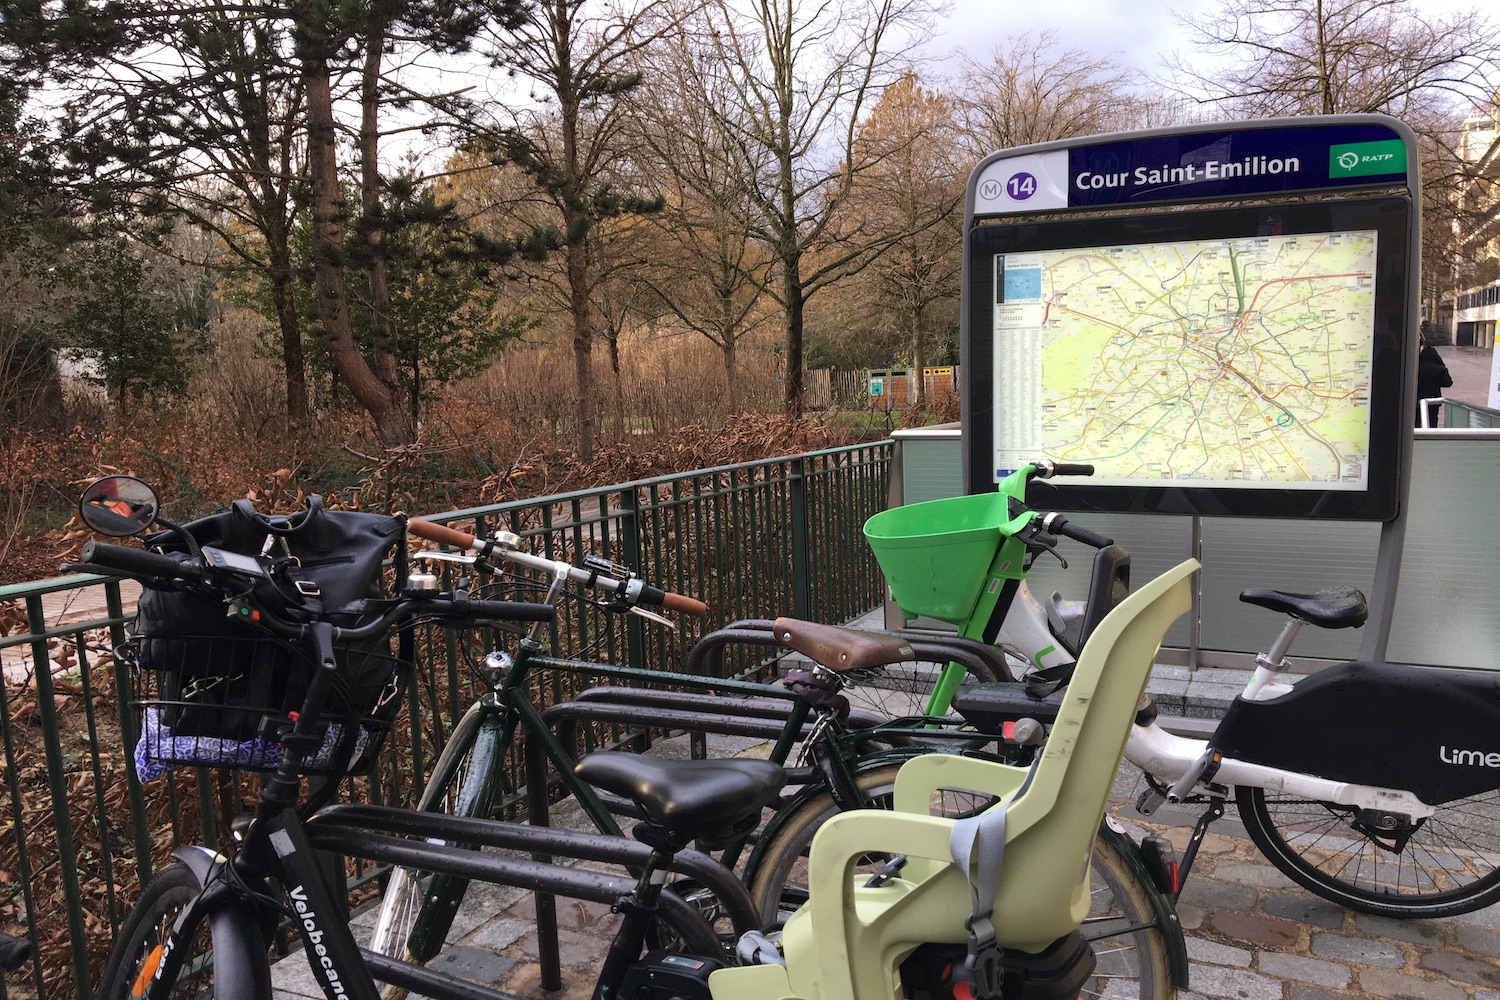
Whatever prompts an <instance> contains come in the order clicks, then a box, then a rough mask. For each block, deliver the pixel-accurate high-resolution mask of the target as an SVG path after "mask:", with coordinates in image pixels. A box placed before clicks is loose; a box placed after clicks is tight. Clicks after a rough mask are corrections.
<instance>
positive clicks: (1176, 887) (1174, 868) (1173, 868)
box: [1167, 861, 1182, 896]
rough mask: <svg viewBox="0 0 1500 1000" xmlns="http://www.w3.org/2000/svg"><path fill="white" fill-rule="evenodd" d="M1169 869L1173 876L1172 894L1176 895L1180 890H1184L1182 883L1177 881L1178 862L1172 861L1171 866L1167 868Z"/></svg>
mask: <svg viewBox="0 0 1500 1000" xmlns="http://www.w3.org/2000/svg"><path fill="white" fill-rule="evenodd" d="M1167 871H1168V872H1169V873H1170V874H1171V876H1172V895H1174V896H1175V895H1177V894H1178V893H1179V892H1181V891H1182V887H1181V886H1180V885H1178V882H1177V862H1175V861H1174V862H1172V864H1171V866H1170V867H1169V868H1168V869H1167Z"/></svg>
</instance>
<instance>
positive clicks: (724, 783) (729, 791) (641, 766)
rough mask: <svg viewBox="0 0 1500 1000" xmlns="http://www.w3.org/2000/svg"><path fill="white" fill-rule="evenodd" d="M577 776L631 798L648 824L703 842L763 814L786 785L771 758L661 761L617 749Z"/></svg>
mask: <svg viewBox="0 0 1500 1000" xmlns="http://www.w3.org/2000/svg"><path fill="white" fill-rule="evenodd" d="M573 773H574V774H576V775H578V776H579V777H580V778H582V779H583V780H584V781H587V782H588V783H589V784H591V785H594V786H595V787H597V788H602V789H604V790H605V791H606V792H613V793H614V794H616V795H619V796H623V797H624V798H627V799H630V800H631V801H632V802H634V803H635V804H636V805H638V806H640V808H641V812H642V813H644V814H645V817H646V820H647V822H649V823H652V824H655V825H656V826H660V827H662V828H664V829H667V830H670V831H671V832H672V833H674V834H677V835H679V836H680V837H682V838H683V839H685V840H704V841H710V840H713V839H715V837H716V836H717V835H719V834H723V833H725V832H728V831H731V830H738V829H739V828H740V827H742V826H743V825H744V824H745V823H746V822H747V821H749V820H752V819H754V818H755V817H757V816H759V814H760V811H761V808H762V807H763V806H765V805H766V804H767V803H769V802H770V801H771V800H772V799H774V798H775V797H776V793H778V792H780V791H781V786H782V785H784V784H786V771H784V770H783V769H782V767H781V765H780V764H776V763H773V762H771V761H768V760H738V759H736V760H663V759H661V758H659V757H647V756H644V755H642V754H634V753H618V752H613V751H606V752H602V753H591V754H589V755H588V756H586V757H584V758H583V759H582V760H580V761H579V762H578V763H577V764H576V765H574V767H573Z"/></svg>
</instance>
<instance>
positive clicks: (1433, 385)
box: [1417, 333, 1453, 427]
mask: <svg viewBox="0 0 1500 1000" xmlns="http://www.w3.org/2000/svg"><path fill="white" fill-rule="evenodd" d="M1421 344H1422V349H1421V351H1419V352H1418V353H1417V426H1418V427H1422V426H1424V425H1423V423H1422V406H1423V405H1424V404H1423V403H1422V400H1424V399H1432V398H1434V397H1437V396H1441V395H1442V394H1443V390H1444V389H1446V388H1448V386H1450V385H1452V384H1453V376H1452V375H1450V374H1448V366H1447V365H1446V364H1444V362H1443V356H1442V355H1441V354H1439V353H1438V351H1437V348H1436V347H1433V346H1432V344H1431V343H1430V342H1429V341H1428V339H1427V334H1426V333H1423V334H1422V335H1421ZM1425 405H1426V406H1427V423H1426V425H1425V426H1427V427H1436V426H1437V423H1438V404H1437V403H1427V404H1425Z"/></svg>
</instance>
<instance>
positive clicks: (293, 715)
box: [286, 712, 297, 722]
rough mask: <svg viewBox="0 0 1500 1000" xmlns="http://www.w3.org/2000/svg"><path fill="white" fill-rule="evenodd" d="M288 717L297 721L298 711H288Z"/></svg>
mask: <svg viewBox="0 0 1500 1000" xmlns="http://www.w3.org/2000/svg"><path fill="white" fill-rule="evenodd" d="M286 717H287V718H288V719H291V720H292V721H293V722H296V721H297V713H296V712H288V713H286Z"/></svg>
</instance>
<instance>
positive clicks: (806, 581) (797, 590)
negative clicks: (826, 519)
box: [787, 457, 812, 619]
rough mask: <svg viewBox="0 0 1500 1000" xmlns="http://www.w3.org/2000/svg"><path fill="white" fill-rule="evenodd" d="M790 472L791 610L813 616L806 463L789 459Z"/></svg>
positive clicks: (798, 613) (799, 614) (800, 459)
mask: <svg viewBox="0 0 1500 1000" xmlns="http://www.w3.org/2000/svg"><path fill="white" fill-rule="evenodd" d="M791 472H792V474H791V475H790V476H789V477H787V478H788V480H789V481H788V483H787V486H788V488H789V489H790V491H791V499H792V512H791V513H792V613H793V614H795V615H796V616H797V617H798V618H802V619H808V618H811V617H812V590H811V586H810V581H811V575H810V572H809V570H808V567H809V565H810V564H811V560H809V559H808V557H807V556H808V553H807V462H806V460H805V459H803V458H801V457H798V458H794V459H792V468H791Z"/></svg>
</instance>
